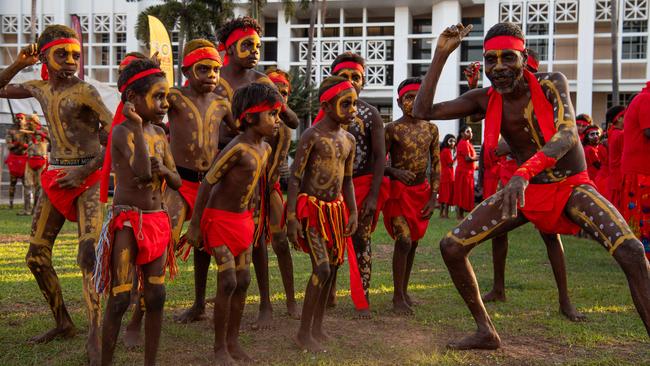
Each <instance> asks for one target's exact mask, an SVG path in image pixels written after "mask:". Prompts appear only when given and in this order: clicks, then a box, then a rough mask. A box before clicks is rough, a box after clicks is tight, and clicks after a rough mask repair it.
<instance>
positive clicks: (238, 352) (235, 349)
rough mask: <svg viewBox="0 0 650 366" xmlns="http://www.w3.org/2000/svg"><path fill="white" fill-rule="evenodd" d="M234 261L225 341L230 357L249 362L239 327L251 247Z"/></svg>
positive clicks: (247, 281) (248, 271)
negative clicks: (232, 288)
mask: <svg viewBox="0 0 650 366" xmlns="http://www.w3.org/2000/svg"><path fill="white" fill-rule="evenodd" d="M235 262H236V263H237V267H236V268H235V275H236V277H237V286H236V287H235V292H233V295H232V299H231V300H230V319H229V320H228V332H227V335H226V343H227V345H228V352H229V353H230V355H231V356H232V358H234V359H235V360H238V361H244V362H251V361H253V359H252V358H251V357H250V356H249V355H248V354H247V353H246V352H245V351H244V349H243V348H242V346H241V344H240V343H239V328H240V325H241V319H242V316H243V315H244V306H245V305H246V291H248V286H249V285H250V283H251V274H250V264H251V248H249V249H248V250H247V251H245V252H244V253H241V254H240V255H239V256H238V257H237V258H235Z"/></svg>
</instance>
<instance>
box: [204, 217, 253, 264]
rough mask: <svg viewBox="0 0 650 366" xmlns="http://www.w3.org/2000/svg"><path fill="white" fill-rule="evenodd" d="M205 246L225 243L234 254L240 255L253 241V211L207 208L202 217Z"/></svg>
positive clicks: (207, 249) (209, 247)
mask: <svg viewBox="0 0 650 366" xmlns="http://www.w3.org/2000/svg"><path fill="white" fill-rule="evenodd" d="M201 233H203V247H204V248H205V250H206V252H210V249H211V248H216V247H218V246H222V245H225V246H227V247H228V249H229V250H230V252H231V253H232V255H233V256H235V257H236V256H238V255H240V254H242V253H243V252H245V251H246V249H248V248H249V247H250V246H251V244H252V243H253V235H254V234H255V223H254V222H253V212H252V210H251V211H244V212H231V211H225V210H219V209H216V208H206V209H205V210H203V217H201Z"/></svg>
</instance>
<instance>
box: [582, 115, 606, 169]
mask: <svg viewBox="0 0 650 366" xmlns="http://www.w3.org/2000/svg"><path fill="white" fill-rule="evenodd" d="M584 135H585V136H584V138H583V139H582V146H583V147H584V149H585V160H586V161H587V173H588V174H589V179H591V180H595V179H596V175H597V174H598V171H599V170H600V166H601V159H600V155H598V146H599V145H600V136H601V135H602V132H601V129H600V127H598V126H594V125H591V126H589V127H587V128H586V129H585V133H584Z"/></svg>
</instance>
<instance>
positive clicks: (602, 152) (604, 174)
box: [594, 124, 610, 200]
mask: <svg viewBox="0 0 650 366" xmlns="http://www.w3.org/2000/svg"><path fill="white" fill-rule="evenodd" d="M607 125H608V124H605V125H604V127H605V128H607ZM608 136H609V132H607V133H606V134H604V135H603V138H602V141H601V142H600V144H599V145H598V149H597V151H598V157H599V158H600V169H599V170H598V173H597V174H596V179H594V183H596V188H597V189H598V193H600V194H601V195H603V197H605V198H606V199H607V200H609V199H610V197H609V174H610V173H609V141H608V139H607V137H608Z"/></svg>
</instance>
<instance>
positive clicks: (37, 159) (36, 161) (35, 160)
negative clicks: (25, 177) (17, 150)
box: [27, 155, 47, 170]
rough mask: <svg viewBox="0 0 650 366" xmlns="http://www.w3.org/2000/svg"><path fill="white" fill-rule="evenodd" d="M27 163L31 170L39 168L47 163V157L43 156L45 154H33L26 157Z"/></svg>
mask: <svg viewBox="0 0 650 366" xmlns="http://www.w3.org/2000/svg"><path fill="white" fill-rule="evenodd" d="M27 163H28V164H29V167H30V168H32V170H39V169H41V168H42V167H44V166H45V164H47V159H46V158H45V156H39V155H35V156H30V157H29V158H28V159H27Z"/></svg>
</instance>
